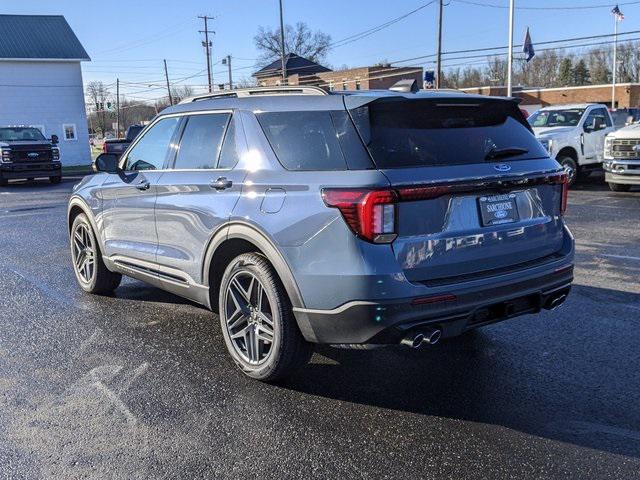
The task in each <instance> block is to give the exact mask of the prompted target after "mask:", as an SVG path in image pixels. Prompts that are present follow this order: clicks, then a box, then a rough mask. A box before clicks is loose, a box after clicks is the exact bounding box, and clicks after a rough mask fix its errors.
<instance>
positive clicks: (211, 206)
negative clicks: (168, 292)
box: [156, 111, 246, 285]
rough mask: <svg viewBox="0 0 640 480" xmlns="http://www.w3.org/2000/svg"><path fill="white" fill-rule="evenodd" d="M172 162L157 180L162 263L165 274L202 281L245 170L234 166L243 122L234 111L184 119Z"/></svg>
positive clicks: (182, 280) (177, 279)
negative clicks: (209, 252)
mask: <svg viewBox="0 0 640 480" xmlns="http://www.w3.org/2000/svg"><path fill="white" fill-rule="evenodd" d="M184 122H185V123H184V127H183V131H182V134H181V138H180V141H179V148H178V150H177V153H176V156H175V160H174V164H173V165H172V167H171V168H170V169H169V170H168V171H167V172H166V173H165V174H164V175H163V176H162V177H161V178H160V180H159V182H158V198H157V202H156V225H157V231H158V257H157V258H158V264H159V266H160V268H161V269H162V270H163V271H164V272H165V274H167V278H170V279H173V280H175V282H177V283H183V284H185V285H188V284H192V283H197V284H202V283H203V279H202V278H201V277H202V264H203V263H202V262H203V258H204V254H205V249H206V248H207V246H208V243H209V240H210V238H211V236H212V235H213V233H214V232H215V231H216V230H217V229H218V228H219V227H220V226H221V225H223V224H224V223H226V222H227V220H228V218H229V215H230V214H231V211H232V210H233V207H234V206H235V204H236V202H237V200H238V197H239V196H240V192H241V191H242V184H243V179H244V176H245V173H246V172H244V171H240V170H235V169H234V168H233V167H234V166H235V165H236V163H237V162H238V158H239V152H241V151H243V149H244V135H243V134H242V125H241V123H240V120H239V119H238V118H236V116H234V115H232V112H231V111H219V112H208V113H197V114H192V115H188V116H186V117H185V118H184Z"/></svg>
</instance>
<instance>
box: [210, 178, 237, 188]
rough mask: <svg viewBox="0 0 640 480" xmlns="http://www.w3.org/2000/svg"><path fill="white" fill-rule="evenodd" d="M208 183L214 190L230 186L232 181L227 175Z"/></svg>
mask: <svg viewBox="0 0 640 480" xmlns="http://www.w3.org/2000/svg"><path fill="white" fill-rule="evenodd" d="M209 185H210V186H211V188H215V189H216V190H226V189H227V188H231V186H232V185H233V182H232V181H231V180H229V179H228V178H227V177H219V178H218V179H216V180H212V181H211V183H209Z"/></svg>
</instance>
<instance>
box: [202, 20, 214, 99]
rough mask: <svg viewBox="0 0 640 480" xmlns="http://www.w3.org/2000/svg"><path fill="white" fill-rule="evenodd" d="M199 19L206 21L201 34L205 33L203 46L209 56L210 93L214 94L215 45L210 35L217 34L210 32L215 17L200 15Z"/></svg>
mask: <svg viewBox="0 0 640 480" xmlns="http://www.w3.org/2000/svg"><path fill="white" fill-rule="evenodd" d="M198 18H201V19H203V20H204V30H200V33H204V42H202V46H203V47H204V49H205V53H206V55H207V77H209V93H211V92H213V72H212V71H211V47H212V45H213V43H212V42H211V40H209V34H210V33H214V34H215V33H216V32H214V31H213V30H209V23H208V21H209V20H215V17H208V16H206V15H199V16H198Z"/></svg>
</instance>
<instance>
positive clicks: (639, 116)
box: [609, 108, 640, 130]
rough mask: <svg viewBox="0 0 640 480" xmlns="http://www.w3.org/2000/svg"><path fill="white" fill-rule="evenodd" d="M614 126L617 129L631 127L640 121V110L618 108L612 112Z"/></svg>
mask: <svg viewBox="0 0 640 480" xmlns="http://www.w3.org/2000/svg"><path fill="white" fill-rule="evenodd" d="M609 113H611V118H613V126H614V127H615V128H616V130H617V129H619V128H623V127H626V126H628V125H631V124H632V123H635V122H637V121H638V120H640V108H618V109H616V110H610V111H609Z"/></svg>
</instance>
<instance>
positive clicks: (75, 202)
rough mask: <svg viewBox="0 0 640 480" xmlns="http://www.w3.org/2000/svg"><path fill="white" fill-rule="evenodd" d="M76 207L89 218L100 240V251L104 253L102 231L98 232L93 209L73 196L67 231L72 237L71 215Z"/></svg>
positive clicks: (68, 210) (69, 209)
mask: <svg viewBox="0 0 640 480" xmlns="http://www.w3.org/2000/svg"><path fill="white" fill-rule="evenodd" d="M74 207H78V208H80V209H81V210H82V213H84V214H85V215H86V216H87V218H88V219H89V223H90V224H91V228H93V232H94V234H95V236H96V239H97V240H98V244H99V245H100V251H102V252H104V243H103V241H102V235H100V230H98V225H97V223H96V219H95V218H94V217H93V214H92V213H91V207H89V205H87V202H86V201H85V200H84V199H83V198H82V197H79V196H73V197H71V199H70V200H69V205H68V206H67V231H68V233H69V235H71V225H70V222H69V220H70V215H71V210H72V209H73V208H74Z"/></svg>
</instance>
